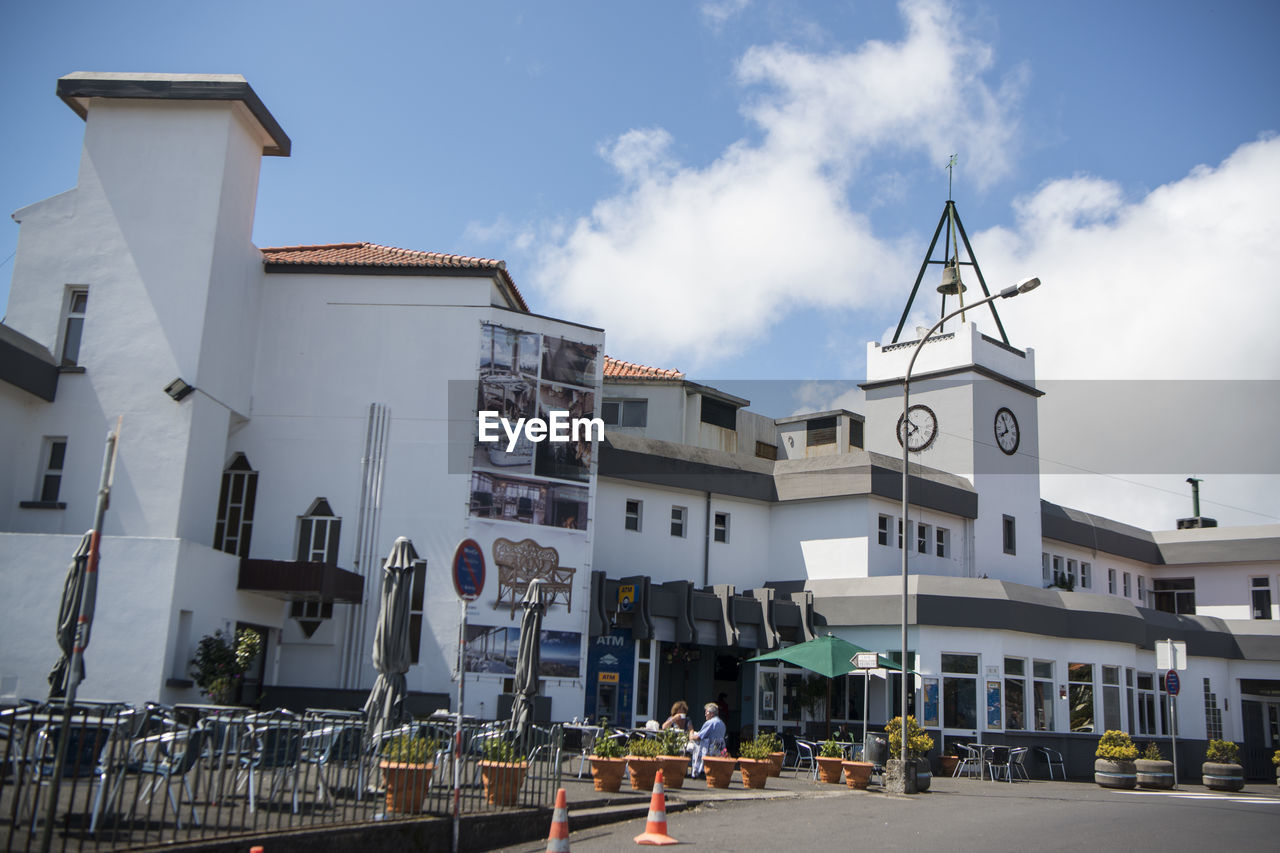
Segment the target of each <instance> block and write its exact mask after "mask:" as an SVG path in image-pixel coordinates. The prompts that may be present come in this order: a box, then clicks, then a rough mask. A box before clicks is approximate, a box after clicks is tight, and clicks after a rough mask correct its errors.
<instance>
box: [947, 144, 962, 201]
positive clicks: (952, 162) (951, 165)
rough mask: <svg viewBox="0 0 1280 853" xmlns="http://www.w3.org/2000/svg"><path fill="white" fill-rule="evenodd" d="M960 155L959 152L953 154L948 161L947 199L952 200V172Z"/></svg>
mask: <svg viewBox="0 0 1280 853" xmlns="http://www.w3.org/2000/svg"><path fill="white" fill-rule="evenodd" d="M959 157H960V155H959V154H952V155H951V159H950V160H948V161H947V201H951V173H952V170H954V169H955V167H956V161H957V159H958V158H959Z"/></svg>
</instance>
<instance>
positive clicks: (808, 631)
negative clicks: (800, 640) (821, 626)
mask: <svg viewBox="0 0 1280 853" xmlns="http://www.w3.org/2000/svg"><path fill="white" fill-rule="evenodd" d="M791 600H792V601H794V602H795V604H796V609H797V610H798V611H799V616H800V633H801V634H802V635H803V636H804V640H805V642H808V641H809V640H812V639H813V638H814V637H815V636H817V635H816V634H815V633H814V630H813V593H812V592H811V591H809V590H807V589H805V590H800V591H799V592H793V593H791Z"/></svg>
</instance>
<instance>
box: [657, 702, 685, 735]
mask: <svg viewBox="0 0 1280 853" xmlns="http://www.w3.org/2000/svg"><path fill="white" fill-rule="evenodd" d="M662 727H663V728H664V729H678V730H679V731H682V732H687V731H688V730H689V703H688V702H686V701H684V700H683V699H681V700H680V701H679V702H677V703H675V704H674V705H672V706H671V716H670V717H667V721H666V722H665V723H663V724H662Z"/></svg>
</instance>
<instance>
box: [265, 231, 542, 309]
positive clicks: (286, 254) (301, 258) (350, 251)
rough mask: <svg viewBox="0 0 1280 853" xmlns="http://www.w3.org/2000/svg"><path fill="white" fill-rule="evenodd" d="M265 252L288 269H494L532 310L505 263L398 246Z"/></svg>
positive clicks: (335, 246)
mask: <svg viewBox="0 0 1280 853" xmlns="http://www.w3.org/2000/svg"><path fill="white" fill-rule="evenodd" d="M261 252H262V257H263V259H264V260H265V261H266V262H267V263H268V264H276V265H285V266H315V267H384V268H422V269H469V270H492V271H494V272H496V273H497V274H498V276H499V278H501V279H502V281H503V283H505V284H506V285H507V286H508V287H509V288H511V293H512V294H513V295H514V296H515V300H516V302H517V303H518V304H519V306H520V308H521V309H523V310H525V311H528V310H529V306H528V305H527V304H526V303H525V301H524V296H522V295H521V294H520V290H519V289H518V288H517V287H516V283H515V282H514V281H513V280H512V278H511V274H510V273H508V272H507V264H506V262H505V261H496V260H493V259H491V258H472V257H468V256H466V255H447V254H444V253H443V252H417V251H414V250H412V249H397V248H396V247H395V246H380V245H378V244H377V243H328V244H325V245H319V246H273V247H269V248H265V249H262V250H261Z"/></svg>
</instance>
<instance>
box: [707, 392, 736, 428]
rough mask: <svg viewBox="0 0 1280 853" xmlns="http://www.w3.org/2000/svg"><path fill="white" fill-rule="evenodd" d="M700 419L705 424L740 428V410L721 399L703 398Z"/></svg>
mask: <svg viewBox="0 0 1280 853" xmlns="http://www.w3.org/2000/svg"><path fill="white" fill-rule="evenodd" d="M699 417H700V419H701V421H702V422H703V423H704V424H711V425H712V426H718V427H721V428H723V429H729V430H736V429H737V428H738V410H737V408H735V407H734V406H731V405H729V404H728V403H722V402H720V401H719V400H712V399H710V398H708V397H703V398H702V406H701V414H700V416H699Z"/></svg>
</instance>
